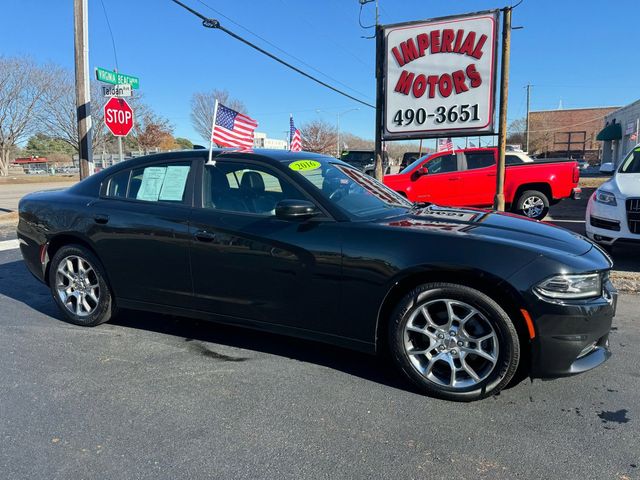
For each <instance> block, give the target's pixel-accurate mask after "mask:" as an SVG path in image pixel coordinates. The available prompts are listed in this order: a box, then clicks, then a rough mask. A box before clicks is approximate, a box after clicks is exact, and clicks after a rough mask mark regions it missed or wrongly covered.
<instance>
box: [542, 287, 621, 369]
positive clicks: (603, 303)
mask: <svg viewBox="0 0 640 480" xmlns="http://www.w3.org/2000/svg"><path fill="white" fill-rule="evenodd" d="M617 296H618V293H617V291H616V290H615V288H614V287H613V285H612V284H611V282H610V281H607V282H606V284H605V286H604V294H603V295H602V296H601V297H598V298H595V299H589V300H583V301H573V302H571V303H568V302H549V301H547V300H540V301H539V302H536V304H535V307H534V311H532V312H530V313H531V316H532V318H534V323H535V327H536V337H535V338H534V339H533V342H532V362H531V376H532V377H538V378H554V377H563V376H569V375H575V374H578V373H582V372H585V371H587V370H591V369H592V368H595V367H597V366H598V365H600V364H602V363H604V362H605V361H606V360H607V359H608V358H609V357H610V356H611V352H610V350H609V331H610V330H611V322H612V320H613V317H614V315H615V310H616V302H617Z"/></svg>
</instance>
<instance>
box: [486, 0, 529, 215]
mask: <svg viewBox="0 0 640 480" xmlns="http://www.w3.org/2000/svg"><path fill="white" fill-rule="evenodd" d="M510 56H511V7H506V8H505V9H504V10H503V11H502V69H501V72H500V118H499V119H498V171H497V175H496V196H495V198H494V200H493V208H494V209H496V210H498V211H500V212H504V174H505V150H506V148H507V101H508V100H507V99H508V96H509V61H510ZM528 136H529V131H527V139H528ZM527 141H528V140H527Z"/></svg>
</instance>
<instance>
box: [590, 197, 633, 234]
mask: <svg viewBox="0 0 640 480" xmlns="http://www.w3.org/2000/svg"><path fill="white" fill-rule="evenodd" d="M585 230H586V233H587V237H589V238H590V239H591V240H593V241H595V242H598V243H600V244H603V245H613V244H614V243H616V242H618V241H620V242H631V243H634V242H637V243H640V234H638V233H633V232H631V231H630V230H629V223H628V218H627V211H626V207H625V202H624V200H622V201H621V200H618V205H615V206H611V205H603V204H601V203H598V202H596V201H594V200H593V197H592V198H590V199H589V204H588V205H587V211H586V215H585Z"/></svg>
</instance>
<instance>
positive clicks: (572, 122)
mask: <svg viewBox="0 0 640 480" xmlns="http://www.w3.org/2000/svg"><path fill="white" fill-rule="evenodd" d="M618 109H619V107H596V108H568V109H561V110H541V111H536V112H529V135H530V136H529V153H530V154H532V155H537V156H540V157H546V158H551V157H568V158H576V159H577V158H584V159H585V160H587V161H590V162H592V163H596V162H597V161H598V160H599V159H600V142H598V140H597V139H596V137H597V135H598V132H600V130H602V128H603V127H604V125H605V118H606V116H607V115H609V114H610V113H612V112H614V111H616V110H618Z"/></svg>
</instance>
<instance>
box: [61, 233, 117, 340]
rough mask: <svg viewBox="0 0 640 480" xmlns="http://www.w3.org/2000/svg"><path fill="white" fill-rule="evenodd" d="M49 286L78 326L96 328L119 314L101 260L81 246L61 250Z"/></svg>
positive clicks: (62, 308) (69, 246) (69, 318)
mask: <svg viewBox="0 0 640 480" xmlns="http://www.w3.org/2000/svg"><path fill="white" fill-rule="evenodd" d="M49 286H50V288H51V294H52V295H53V298H54V300H55V302H56V304H57V305H58V307H59V308H60V310H61V311H62V313H63V314H64V316H65V319H66V320H68V321H69V322H71V323H75V324H76V325H82V326H85V327H93V326H96V325H100V324H101V323H104V322H106V321H108V320H110V319H111V317H112V316H113V315H114V313H115V308H114V303H113V299H112V297H111V291H110V289H109V285H108V284H107V280H106V276H105V274H104V268H103V267H102V264H101V263H100V261H99V260H98V258H97V257H96V256H95V255H94V254H93V253H92V252H90V251H89V250H88V249H86V248H84V247H82V246H80V245H68V246H64V247H62V248H60V249H59V250H58V251H57V252H56V254H55V255H54V256H53V259H52V260H51V265H50V269H49Z"/></svg>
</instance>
